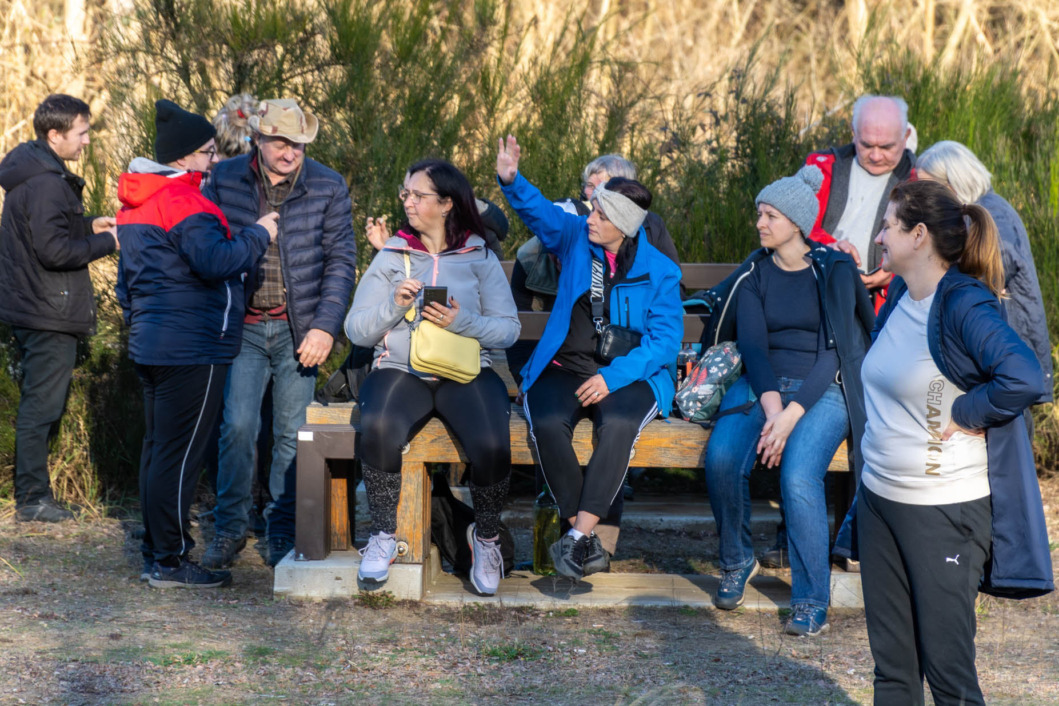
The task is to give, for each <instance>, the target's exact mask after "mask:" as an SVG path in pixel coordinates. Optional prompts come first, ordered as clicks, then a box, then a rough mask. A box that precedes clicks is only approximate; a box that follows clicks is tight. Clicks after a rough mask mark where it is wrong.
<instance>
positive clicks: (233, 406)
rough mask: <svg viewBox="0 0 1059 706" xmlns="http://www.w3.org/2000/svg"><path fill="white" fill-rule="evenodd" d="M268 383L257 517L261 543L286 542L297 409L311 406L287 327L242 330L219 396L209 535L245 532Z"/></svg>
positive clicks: (290, 529)
mask: <svg viewBox="0 0 1059 706" xmlns="http://www.w3.org/2000/svg"><path fill="white" fill-rule="evenodd" d="M269 379H271V380H272V437H273V441H272V466H271V471H270V474H269V491H270V493H271V494H272V500H273V501H272V503H271V504H270V505H269V506H268V508H266V510H265V517H266V519H267V520H268V533H269V536H274V537H290V538H293V537H294V488H295V484H294V477H295V455H296V452H297V449H298V428H299V427H301V426H302V425H303V424H305V407H306V406H307V405H308V404H309V403H310V402H312V401H313V393H314V392H315V390H316V368H315V367H314V368H304V367H302V366H301V364H300V363H299V362H298V359H297V358H296V357H295V354H294V339H293V337H292V335H291V331H290V325H289V324H288V323H287V322H286V321H282V320H275V319H273V320H270V321H264V322H261V323H258V324H244V326H243V345H242V348H241V349H240V350H239V355H238V356H236V358H235V360H234V361H232V368H231V371H230V372H229V373H228V384H227V386H226V387H225V389H224V422H223V423H222V424H221V442H220V454H219V461H218V469H217V509H216V510H215V517H216V523H217V525H216V526H217V534H218V535H221V536H224V537H234V538H240V537H242V536H244V535H245V534H246V530H247V527H248V526H249V513H250V506H251V504H252V498H251V494H250V490H251V485H252V483H253V478H254V468H255V463H254V458H255V455H256V453H257V435H258V432H259V431H260V428H261V403H262V400H263V399H264V396H265V388H267V387H268V381H269Z"/></svg>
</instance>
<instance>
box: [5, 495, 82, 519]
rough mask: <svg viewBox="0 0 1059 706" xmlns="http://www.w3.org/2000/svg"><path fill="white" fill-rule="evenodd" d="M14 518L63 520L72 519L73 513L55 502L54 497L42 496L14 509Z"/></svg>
mask: <svg viewBox="0 0 1059 706" xmlns="http://www.w3.org/2000/svg"><path fill="white" fill-rule="evenodd" d="M15 519H16V520H18V521H19V522H64V521H66V520H72V519H74V514H73V513H72V512H70V511H69V510H67V509H66V508H65V507H63V506H62V505H60V504H59V503H57V502H55V499H54V498H50V497H43V498H41V499H40V500H38V501H37V502H35V503H32V504H29V505H23V506H22V507H20V508H18V509H17V510H15Z"/></svg>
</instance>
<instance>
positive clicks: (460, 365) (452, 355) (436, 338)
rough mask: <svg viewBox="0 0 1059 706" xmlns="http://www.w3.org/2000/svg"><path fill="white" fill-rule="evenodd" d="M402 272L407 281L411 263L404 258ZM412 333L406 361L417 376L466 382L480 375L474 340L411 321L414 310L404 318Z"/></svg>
mask: <svg viewBox="0 0 1059 706" xmlns="http://www.w3.org/2000/svg"><path fill="white" fill-rule="evenodd" d="M404 271H405V276H406V277H411V271H412V268H411V260H410V258H409V257H408V253H405V254H404ZM404 318H405V320H406V321H407V322H408V324H409V327H410V328H411V329H412V342H411V345H410V346H409V349H408V350H409V354H408V361H409V363H411V365H412V368H413V369H415V370H418V371H419V372H421V373H427V374H429V375H438V376H440V377H443V378H446V379H448V380H455V381H456V382H464V383H467V382H470V381H471V380H474V379H475V378H476V377H478V373H480V372H481V371H482V356H481V351H482V346H481V345H480V344H479V343H478V339H476V338H469V337H467V336H461V335H459V334H457V333H452V332H451V331H448V330H446V329H443V328H441V327H440V326H437V325H435V324H434V323H432V322H430V321H427V320H426V319H420V321H419V324H418V325H416V324H414V323H413V322H414V321H415V306H413V307H411V308H410V309H409V310H408V311H407V312H405V315H404Z"/></svg>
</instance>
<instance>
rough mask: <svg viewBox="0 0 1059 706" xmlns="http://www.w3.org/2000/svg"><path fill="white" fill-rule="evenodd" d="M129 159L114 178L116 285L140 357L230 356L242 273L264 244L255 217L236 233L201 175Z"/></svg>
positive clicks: (165, 360) (178, 361) (152, 360)
mask: <svg viewBox="0 0 1059 706" xmlns="http://www.w3.org/2000/svg"><path fill="white" fill-rule="evenodd" d="M174 174H175V172H174V171H173V170H171V169H168V168H166V167H163V166H162V165H159V164H156V163H154V162H151V161H150V160H146V159H136V160H133V162H132V164H131V165H130V171H129V172H127V173H125V174H122V175H121V177H120V179H119V180H118V198H119V199H120V200H121V203H122V209H121V210H120V211H118V239H119V241H120V242H121V260H120V265H119V267H118V283H117V286H116V288H115V289H116V292H117V296H118V302H119V303H120V304H121V307H122V310H123V312H124V314H125V323H126V324H128V325H129V326H131V328H132V330H131V333H130V334H129V357H130V358H132V359H133V360H134V361H136V362H137V363H140V364H141V365H211V364H225V363H230V362H231V361H232V359H233V358H235V356H236V355H237V354H238V353H239V347H240V345H241V343H242V335H241V334H242V327H243V285H242V279H241V277H242V275H243V274H244V273H245V272H246V271H247V270H248V269H250V267H251V266H252V265H253V264H254V262H255V261H257V259H258V258H260V257H261V254H262V253H264V252H265V249H266V248H267V247H268V232H267V231H266V230H265V229H264V228H263V227H262V226H259V225H254V226H252V227H250V228H247V229H245V230H243V232H241V233H239V234H238V235H237V236H236V237H234V238H233V237H232V236H231V235H230V234H229V232H228V223H227V221H225V219H224V214H222V213H221V211H220V209H219V208H217V206H216V205H215V204H214V203H213V202H211V201H209V200H208V199H206V198H205V197H204V196H203V195H202V194H201V193H200V192H199V181H200V179H201V175H200V174H198V173H191V172H185V173H183V174H179V175H174Z"/></svg>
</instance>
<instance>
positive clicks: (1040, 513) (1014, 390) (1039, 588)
mask: <svg viewBox="0 0 1059 706" xmlns="http://www.w3.org/2000/svg"><path fill="white" fill-rule="evenodd" d="M906 291H908V288H907V286H906V285H905V283H904V281H903V280H902V279H901V278H899V277H898V278H895V279H894V281H893V282H892V283H891V285H890V296H889V297H888V298H887V300H886V305H885V306H884V307H883V308H882V310H881V311H880V312H879V318H878V320H877V321H876V324H875V331H874V332H873V337H874V336H878V333H879V331H880V330H882V327H883V326H884V325H885V324H886V319H887V318H888V317H889V315H890V313H891V312H892V311H893V310H894V307H895V306H897V303H898V301H900V299H901V297H902V296H903V295H904V294H905V292H906ZM927 343H928V345H929V347H930V355H931V358H933V360H934V364H935V365H937V366H938V370H940V371H941V374H942V375H944V376H945V377H946V378H948V379H949V380H950V381H952V383H953V384H954V385H956V386H957V387H958V388H960V389H961V390H966V392H965V393H964V394H963V395H961V396H959V397H957V398H956V400H955V401H954V402H953V404H952V417H953V419H954V420H955V421H956V423H957V424H959V425H960V426H962V427H964V428H966V429H985V431H986V450H987V451H986V453H987V457H988V463H989V491H990V494H991V495H992V516H993V535H992V546H991V551H990V554H991V557H990V563H989V564H988V565H987V567H986V573H985V576H984V577H983V578H982V583H981V586H980V590H981V591H982V592H983V593H988V594H990V595H994V596H1001V597H1004V598H1031V597H1034V596H1040V595H1044V594H1045V593H1049V592H1051V591H1052V590H1054V588H1055V586H1054V583H1053V578H1052V561H1051V553H1050V551H1049V548H1048V532H1047V527H1046V525H1045V521H1044V508H1043V506H1042V503H1041V491H1040V486H1039V485H1038V483H1037V467H1036V465H1035V463H1034V460H1033V449H1032V447H1031V446H1030V440H1029V437H1028V436H1027V434H1026V426H1025V424H1024V423H1023V421H1022V412H1023V410H1025V409H1026V407H1028V406H1030V405H1031V404H1033V403H1034V402H1035V401H1036V400H1037V399H1038V398H1039V397H1040V396H1041V394H1042V393H1043V392H1044V377H1043V375H1042V373H1041V366H1040V364H1039V363H1038V362H1037V358H1036V356H1035V355H1034V353H1033V351H1031V350H1030V349H1029V347H1028V346H1027V345H1026V344H1025V343H1023V342H1022V339H1020V338H1019V336H1018V334H1016V333H1015V331H1013V330H1012V329H1011V327H1010V326H1008V325H1007V323H1006V322H1005V317H1004V311H1003V307H1002V305H1001V304H1000V301H999V300H998V299H997V298H996V297H995V296H994V295H993V293H992V292H991V291H990V290H989V289H988V288H987V287H986V286H985V285H984V284H982V283H981V282H979V281H978V280H977V279H975V278H973V277H969V276H968V275H965V274H962V273H961V272H959V271H958V270H957V269H956V268H952V269H950V270H949V271H948V273H946V274H945V276H944V277H942V279H941V281H940V282H939V283H938V289H937V292H936V293H935V295H934V302H933V304H931V307H930V312H929V314H928V317H927ZM855 510H856V506H855V505H854V508H853V509H851V510H850V514H849V516H847V518H846V522H845V523H844V525H843V528H842V531H840V533H839V537H838V539H837V541H836V549H839V545H841V546H842V547H843V548H844V551H839V552H837V553H841V554H845V555H850V552H849V549H850V548H851V547H850V544H851V540H852V542H854V543H855V538H853V537H851V533H850V530H851V527H850V525H851V521H854V520H855ZM852 549H853V550H854V551H855V546H854V547H852Z"/></svg>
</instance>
